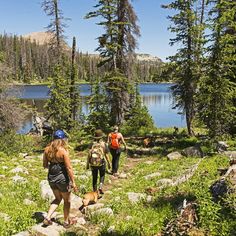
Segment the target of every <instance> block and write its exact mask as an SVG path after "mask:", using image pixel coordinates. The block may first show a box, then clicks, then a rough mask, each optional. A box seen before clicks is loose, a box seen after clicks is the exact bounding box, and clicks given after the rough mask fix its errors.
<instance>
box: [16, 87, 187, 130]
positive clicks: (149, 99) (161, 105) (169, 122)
mask: <svg viewBox="0 0 236 236" xmlns="http://www.w3.org/2000/svg"><path fill="white" fill-rule="evenodd" d="M171 85H172V84H165V83H162V84H152V83H149V84H140V85H139V89H140V94H141V97H142V102H143V104H144V105H145V106H147V108H148V111H149V113H150V115H151V116H152V117H153V120H154V122H155V125H156V126H157V127H173V126H177V127H185V126H186V122H185V119H184V118H183V117H182V116H181V115H179V114H178V112H179V111H178V110H175V109H172V107H173V98H172V95H171V92H170V86H171ZM80 95H81V96H82V98H83V108H82V111H83V113H84V114H88V112H89V107H88V104H86V99H85V97H86V96H89V95H90V86H89V85H87V84H82V85H80ZM17 96H18V97H19V98H22V99H24V100H25V101H26V102H27V103H28V104H30V105H32V104H33V102H34V104H35V106H36V107H37V109H38V111H39V112H43V106H44V104H45V101H46V99H48V98H49V88H48V87H47V86H46V85H26V86H19V92H18V95H17ZM31 128H32V120H31V117H28V118H27V119H26V120H25V122H24V124H23V125H22V128H21V130H20V131H19V132H20V133H26V132H28V131H29V130H30V129H31Z"/></svg>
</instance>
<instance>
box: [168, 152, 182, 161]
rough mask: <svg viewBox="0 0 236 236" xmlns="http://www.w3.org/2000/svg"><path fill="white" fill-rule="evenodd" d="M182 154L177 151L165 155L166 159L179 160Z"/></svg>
mask: <svg viewBox="0 0 236 236" xmlns="http://www.w3.org/2000/svg"><path fill="white" fill-rule="evenodd" d="M182 157H183V156H182V155H181V154H180V153H179V152H171V153H169V154H168V155H167V159H168V160H169V161H172V160H179V159H180V158H182Z"/></svg>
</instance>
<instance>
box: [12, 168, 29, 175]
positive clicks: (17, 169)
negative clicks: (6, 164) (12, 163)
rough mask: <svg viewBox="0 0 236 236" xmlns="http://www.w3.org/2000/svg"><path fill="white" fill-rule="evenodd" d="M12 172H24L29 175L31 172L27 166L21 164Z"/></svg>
mask: <svg viewBox="0 0 236 236" xmlns="http://www.w3.org/2000/svg"><path fill="white" fill-rule="evenodd" d="M10 172H11V173H14V174H16V173H23V174H27V175H28V174H29V172H28V170H27V169H26V168H25V167H21V166H18V167H16V168H15V169H12V170H11V171H10Z"/></svg>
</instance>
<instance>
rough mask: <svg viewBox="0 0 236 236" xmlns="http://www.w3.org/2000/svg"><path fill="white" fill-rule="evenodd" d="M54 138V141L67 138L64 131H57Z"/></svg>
mask: <svg viewBox="0 0 236 236" xmlns="http://www.w3.org/2000/svg"><path fill="white" fill-rule="evenodd" d="M53 136H54V139H64V138H66V134H65V132H64V131H63V130H60V129H58V130H57V131H55V133H54V135H53Z"/></svg>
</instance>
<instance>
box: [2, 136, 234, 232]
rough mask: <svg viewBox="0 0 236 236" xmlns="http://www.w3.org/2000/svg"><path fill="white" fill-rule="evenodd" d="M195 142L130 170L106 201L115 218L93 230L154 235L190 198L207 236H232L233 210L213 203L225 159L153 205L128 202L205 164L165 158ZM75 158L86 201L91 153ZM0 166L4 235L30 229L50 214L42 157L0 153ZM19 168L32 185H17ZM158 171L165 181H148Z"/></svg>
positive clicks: (208, 162)
mask: <svg viewBox="0 0 236 236" xmlns="http://www.w3.org/2000/svg"><path fill="white" fill-rule="evenodd" d="M27 142H28V141H27ZM196 142H198V140H197V139H195V138H180V139H177V140H175V142H174V143H172V144H171V143H169V144H163V145H160V146H159V148H160V155H156V156H151V157H145V158H142V159H141V160H140V161H139V162H135V163H136V164H135V165H134V167H133V168H132V169H131V168H129V169H128V171H129V173H130V174H131V175H130V177H128V179H127V180H120V181H119V182H118V183H117V185H115V184H114V183H113V186H112V188H111V191H112V194H110V195H109V194H106V196H105V199H102V200H103V202H104V203H105V207H111V208H112V210H113V212H114V215H113V216H111V217H107V216H94V217H92V218H91V219H90V226H91V227H92V226H99V228H100V230H99V232H97V235H112V233H111V232H110V231H109V230H108V229H109V228H111V227H112V226H114V227H115V229H114V230H115V233H116V234H115V235H128V236H129V235H131V236H132V235H145V236H152V235H155V234H157V233H158V232H160V231H161V230H162V229H163V228H164V227H165V225H166V223H167V222H169V221H170V220H171V219H173V218H175V217H176V216H177V215H178V207H179V206H180V205H181V203H182V202H183V200H184V199H187V200H188V201H195V202H196V203H197V204H198V208H197V213H198V227H199V228H201V229H202V230H203V231H204V232H206V235H213V236H214V235H216V236H218V235H219V236H221V235H223V236H224V235H225V236H226V235H229V236H231V235H232V236H233V235H234V232H235V231H234V230H235V228H236V223H235V222H236V216H235V212H234V211H233V210H232V209H231V208H230V207H228V205H223V204H222V202H221V203H220V202H219V203H215V202H213V201H212V198H211V195H210V191H209V187H210V186H211V185H212V183H214V181H216V180H217V179H218V178H220V176H219V173H218V171H217V168H219V167H227V166H228V158H226V157H224V156H221V155H213V156H211V157H206V158H205V159H204V160H202V162H201V164H200V165H199V168H198V169H197V171H196V172H195V174H194V176H193V177H192V178H191V179H189V181H187V182H185V183H183V184H181V185H179V186H177V187H166V188H164V189H162V190H161V191H157V192H156V193H155V194H154V196H153V198H152V201H151V202H147V201H146V200H141V201H140V202H138V203H135V204H131V203H130V201H129V199H128V195H127V193H128V192H136V193H146V191H145V190H146V188H148V187H156V182H157V181H158V180H159V179H162V178H170V179H175V178H177V177H179V176H181V175H183V174H184V173H185V172H186V171H187V170H188V169H189V168H190V167H192V166H193V165H194V164H196V163H197V162H198V161H199V160H200V159H199V158H183V159H180V160H174V161H168V160H167V158H166V157H165V156H163V153H168V152H169V151H174V150H181V149H182V148H185V147H187V146H191V145H194V144H195V143H196ZM230 144H231V147H230V148H231V149H233V148H234V147H235V142H234V141H233V140H232V142H231V143H230ZM204 145H205V148H206V149H207V150H211V147H209V146H208V144H207V143H206V144H204ZM32 148H33V149H32V153H33V151H35V150H36V149H35V147H32ZM38 149H40V147H38ZM29 151H30V150H29ZM35 155H38V154H37V153H36V154H35ZM70 155H71V159H72V165H73V169H74V171H75V175H76V182H77V185H78V187H79V188H80V190H81V191H80V192H79V195H80V196H82V195H83V193H84V192H87V191H91V189H92V179H91V172H90V170H89V171H86V170H85V161H86V155H87V150H85V151H84V152H79V153H77V152H74V151H73V150H71V151H70ZM125 158H126V155H125V154H124V153H122V156H121V160H120V171H121V172H122V170H123V169H124V168H125V165H126V164H127V163H128V162H127V160H126V159H125ZM73 160H76V161H73ZM147 160H152V161H153V164H151V165H149V164H147V163H145V162H146V161H147ZM0 161H1V166H0V175H5V178H0V212H1V213H5V214H7V215H8V216H9V217H10V220H9V221H8V222H4V220H1V221H0V235H3V236H5V235H12V234H15V233H17V232H20V231H24V230H26V229H28V228H30V227H31V226H32V225H34V224H35V223H37V222H36V219H34V218H33V217H32V216H33V214H34V213H35V212H38V211H47V210H48V207H49V202H47V201H45V200H42V199H41V196H40V189H39V183H40V181H41V180H43V179H47V171H46V170H44V169H43V167H42V160H41V159H40V158H39V157H35V158H33V159H29V160H26V159H24V158H23V157H20V156H18V155H17V154H14V155H6V154H4V153H0ZM4 166H7V167H8V169H5V168H3V167H4ZM17 166H22V167H25V168H26V169H27V170H28V172H29V174H28V175H27V174H22V173H20V174H19V175H20V176H22V177H25V178H26V179H27V181H28V182H27V183H22V184H14V183H13V181H12V177H13V176H14V175H16V174H14V173H11V170H12V169H14V168H16V167H17ZM126 168H127V167H126ZM155 172H160V173H161V176H157V177H155V178H153V179H149V180H146V179H145V178H144V177H145V176H146V175H149V174H151V173H155ZM81 175H83V176H87V177H85V178H83V179H82V178H80V176H81ZM108 179H109V175H107V176H106V180H105V183H106V184H108ZM24 199H29V200H31V201H33V202H34V204H32V205H29V206H28V205H24V204H23V201H24ZM227 200H228V201H229V202H230V204H231V205H232V204H235V203H236V199H235V197H234V196H231V197H230V198H228V199H227ZM58 211H61V212H62V208H59V210H58ZM90 226H89V227H90ZM64 235H65V236H66V235H67V236H69V235H86V233H82V232H81V230H79V229H78V230H77V231H76V230H74V231H73V232H72V231H71V232H67V233H66V234H64Z"/></svg>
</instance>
